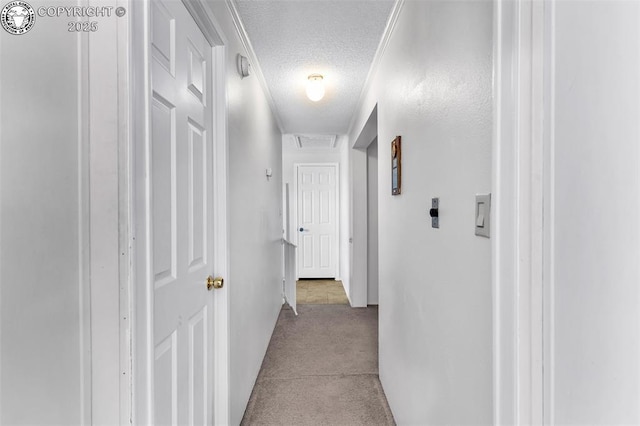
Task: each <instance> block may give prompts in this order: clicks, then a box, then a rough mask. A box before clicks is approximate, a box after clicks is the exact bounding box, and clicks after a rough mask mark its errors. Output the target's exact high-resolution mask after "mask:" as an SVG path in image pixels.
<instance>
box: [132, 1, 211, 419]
mask: <svg viewBox="0 0 640 426" xmlns="http://www.w3.org/2000/svg"><path fill="white" fill-rule="evenodd" d="M150 21H151V28H150V46H149V49H150V55H151V58H152V59H151V64H150V72H151V85H150V88H151V99H150V107H149V108H150V130H151V131H150V135H149V136H150V137H149V140H148V146H147V153H148V159H147V163H146V167H147V179H148V180H147V182H148V183H147V185H148V186H147V194H146V195H147V197H148V198H147V205H146V214H147V216H146V218H145V222H146V224H147V227H148V228H147V229H148V232H149V233H148V235H149V239H148V246H147V247H148V248H147V256H148V258H147V259H146V260H147V265H148V268H149V275H148V279H149V280H150V282H149V291H150V292H151V293H152V297H151V298H150V300H151V302H152V308H151V310H150V313H149V315H150V317H151V318H150V324H151V325H152V327H151V330H150V336H149V339H148V343H147V344H148V345H150V346H149V347H148V348H147V350H148V353H149V358H150V359H149V360H148V363H149V365H148V366H147V368H148V369H149V375H150V389H151V391H150V395H149V396H148V398H149V404H150V413H149V415H150V416H151V418H150V419H148V420H149V423H151V424H157V425H163V424H172V425H177V424H180V425H183V424H190V425H193V424H198V425H206V424H212V422H213V417H212V416H213V413H212V410H213V409H212V407H213V403H212V401H213V395H212V390H213V362H212V360H213V352H212V350H213V336H212V331H213V316H212V305H213V297H214V295H213V293H211V292H209V291H208V289H207V284H206V283H207V278H208V277H209V276H210V275H211V274H212V273H213V265H212V251H213V250H212V247H213V246H212V245H213V235H212V230H213V227H212V208H213V200H212V188H213V173H212V163H213V142H212V120H213V118H212V108H211V104H212V93H211V92H212V90H211V87H210V86H211V81H212V80H211V75H210V73H211V70H212V59H211V56H212V55H211V51H212V47H211V45H210V44H209V43H208V42H207V40H206V39H205V37H204V36H203V34H202V32H201V31H200V29H199V28H198V26H197V25H196V23H195V22H194V20H193V18H192V17H191V15H190V14H189V12H188V11H187V9H186V8H185V6H184V5H183V4H182V2H181V1H175V0H168V1H152V2H150Z"/></svg>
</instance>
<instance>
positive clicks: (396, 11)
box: [347, 0, 405, 135]
mask: <svg viewBox="0 0 640 426" xmlns="http://www.w3.org/2000/svg"><path fill="white" fill-rule="evenodd" d="M404 2H405V0H396V2H395V3H394V5H393V9H392V10H391V14H390V15H389V20H388V21H387V26H386V27H385V28H384V33H383V34H382V38H381V39H380V44H378V48H377V49H376V54H375V55H374V57H373V61H371V67H369V72H368V73H367V78H366V80H365V81H364V85H363V86H362V91H361V92H360V96H359V97H358V103H357V104H356V110H355V111H354V112H353V115H352V116H351V121H350V122H349V127H348V128H347V135H350V134H351V132H352V131H353V126H355V124H356V117H357V116H358V114H357V112H358V109H359V108H360V107H361V106H362V103H363V101H364V97H365V95H366V93H367V92H368V91H369V89H371V85H372V84H373V77H374V76H375V74H376V72H377V71H378V66H379V65H380V61H381V60H382V55H384V51H385V50H386V49H387V46H388V45H389V40H390V39H391V34H393V30H394V29H395V27H396V22H398V16H399V15H400V11H401V10H402V6H403V5H404Z"/></svg>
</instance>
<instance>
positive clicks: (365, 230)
mask: <svg viewBox="0 0 640 426" xmlns="http://www.w3.org/2000/svg"><path fill="white" fill-rule="evenodd" d="M377 137H378V105H377V104H376V105H375V106H374V107H373V109H372V110H371V113H370V114H369V118H367V121H366V123H365V124H364V127H363V128H362V130H361V131H360V134H359V135H358V138H357V139H356V141H355V142H354V144H353V146H352V147H351V148H350V150H349V158H350V162H351V163H350V168H349V172H350V174H351V188H350V189H351V196H350V199H351V209H350V219H349V220H350V229H351V256H350V262H351V265H350V268H349V271H350V274H351V276H350V280H349V293H351V294H350V295H349V301H350V302H351V306H353V307H354V308H356V307H366V306H367V296H368V291H369V289H368V285H367V282H368V274H369V265H368V255H367V251H368V248H369V219H368V215H367V211H368V208H369V201H368V195H367V188H368V184H367V182H368V173H367V157H368V155H367V149H368V148H369V145H371V143H372V142H373V141H374V139H376V138H377ZM380 146H381V145H380V141H378V153H380ZM379 180H380V179H378V192H379V193H380V188H381V186H380V181H379ZM356 218H357V220H356ZM354 253H360V254H359V255H355V254H354ZM363 253H364V254H363ZM378 303H380V301H378Z"/></svg>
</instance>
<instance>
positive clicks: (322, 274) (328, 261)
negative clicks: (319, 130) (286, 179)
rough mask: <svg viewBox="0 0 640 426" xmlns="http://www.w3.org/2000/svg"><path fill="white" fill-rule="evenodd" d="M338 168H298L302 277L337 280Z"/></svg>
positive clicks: (300, 265)
mask: <svg viewBox="0 0 640 426" xmlns="http://www.w3.org/2000/svg"><path fill="white" fill-rule="evenodd" d="M336 169H337V166H336V165H302V164H301V165H298V166H297V187H298V226H297V231H298V277H300V278H335V277H336V272H337V250H338V245H337V232H336V231H337V217H336V191H337V189H336V176H337V170H336Z"/></svg>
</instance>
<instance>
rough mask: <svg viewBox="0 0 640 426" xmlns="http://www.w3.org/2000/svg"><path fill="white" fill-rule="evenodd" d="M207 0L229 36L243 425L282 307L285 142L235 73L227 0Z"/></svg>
mask: <svg viewBox="0 0 640 426" xmlns="http://www.w3.org/2000/svg"><path fill="white" fill-rule="evenodd" d="M209 4H210V5H211V9H212V11H213V13H214V15H215V17H216V19H217V21H218V23H219V24H220V26H221V28H222V31H223V32H224V34H225V36H226V37H227V42H228V43H227V45H226V46H227V64H228V68H227V73H228V77H227V98H228V107H229V116H228V119H229V127H228V129H229V205H228V209H229V210H228V213H229V216H228V217H229V243H230V253H229V259H230V268H231V270H230V274H229V277H228V285H229V291H230V296H229V297H230V306H229V310H230V318H229V320H230V336H231V341H230V352H231V353H230V357H229V359H230V362H231V365H230V386H231V389H230V399H231V408H230V410H231V412H230V416H231V424H239V423H240V421H241V420H242V416H243V414H244V410H245V408H246V404H247V402H248V400H249V396H250V395H251V391H252V389H253V385H254V383H255V380H256V378H257V375H258V372H259V371H260V366H261V364H262V359H263V358H264V354H265V352H266V349H267V345H268V344H269V340H270V338H271V333H272V332H273V327H274V326H275V322H276V319H277V316H278V313H279V311H280V308H281V306H282V245H281V238H282V215H281V213H282V174H281V173H282V172H281V170H282V143H281V133H280V130H279V129H278V127H277V124H276V121H275V119H274V116H273V114H272V113H271V110H270V107H269V104H268V102H267V99H266V97H265V95H264V93H263V91H262V87H261V86H260V84H259V81H258V79H257V78H256V76H255V75H253V76H250V77H247V78H244V79H242V78H241V77H240V75H239V74H238V72H237V69H236V55H238V54H239V53H240V54H242V55H245V56H247V53H246V51H245V49H244V47H243V45H242V43H241V39H240V37H239V35H238V33H237V31H236V28H235V26H234V23H233V20H232V17H231V14H230V12H229V9H228V8H227V5H226V2H222V1H214V2H210V3H209ZM267 168H271V169H272V170H273V177H272V178H271V179H269V180H267V178H266V176H265V170H266V169H267Z"/></svg>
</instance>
